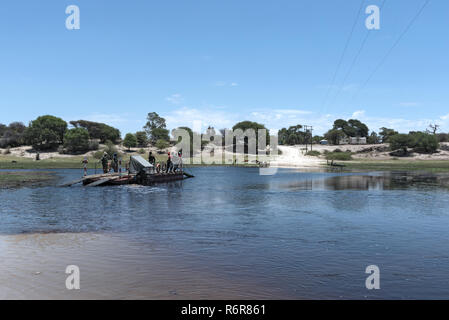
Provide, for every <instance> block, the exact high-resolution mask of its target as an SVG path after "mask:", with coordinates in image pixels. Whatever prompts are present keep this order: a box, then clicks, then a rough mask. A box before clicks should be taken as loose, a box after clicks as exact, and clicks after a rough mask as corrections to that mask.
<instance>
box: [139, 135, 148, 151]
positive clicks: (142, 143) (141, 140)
mask: <svg viewBox="0 0 449 320" xmlns="http://www.w3.org/2000/svg"><path fill="white" fill-rule="evenodd" d="M136 139H137V146H138V147H144V148H145V147H146V146H147V145H148V137H147V133H146V132H145V131H137V132H136Z"/></svg>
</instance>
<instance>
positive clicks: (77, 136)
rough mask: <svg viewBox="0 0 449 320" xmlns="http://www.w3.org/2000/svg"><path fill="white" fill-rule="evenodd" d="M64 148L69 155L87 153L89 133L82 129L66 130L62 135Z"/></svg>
mask: <svg viewBox="0 0 449 320" xmlns="http://www.w3.org/2000/svg"><path fill="white" fill-rule="evenodd" d="M64 147H65V148H66V149H67V151H68V152H69V153H76V152H86V151H89V132H88V131H87V130H86V129H84V128H74V129H70V130H67V132H66V133H65V135H64Z"/></svg>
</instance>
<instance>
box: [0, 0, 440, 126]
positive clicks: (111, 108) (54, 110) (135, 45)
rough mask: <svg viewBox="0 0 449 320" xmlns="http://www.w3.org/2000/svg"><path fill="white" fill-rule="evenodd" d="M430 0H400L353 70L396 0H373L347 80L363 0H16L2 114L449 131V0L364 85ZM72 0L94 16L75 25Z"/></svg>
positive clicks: (6, 24)
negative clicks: (374, 24)
mask: <svg viewBox="0 0 449 320" xmlns="http://www.w3.org/2000/svg"><path fill="white" fill-rule="evenodd" d="M425 1H426V0H412V1H411V0H386V2H385V5H384V7H383V8H382V10H381V28H380V30H373V31H369V32H370V34H369V36H368V38H367V41H366V45H365V46H364V47H363V50H362V51H361V54H360V56H359V59H358V60H357V62H356V64H354V67H353V71H352V73H351V74H349V76H348V77H347V81H346V82H345V83H343V79H344V77H345V75H346V74H347V71H348V70H349V68H350V65H351V64H352V61H353V59H354V57H355V55H356V53H357V51H358V50H359V48H360V46H361V43H362V41H363V39H364V37H365V36H366V34H367V32H368V31H367V29H366V28H365V19H366V17H367V15H366V14H365V12H364V9H365V8H366V7H367V6H368V5H379V6H380V5H381V4H382V2H383V0H365V1H363V2H364V4H363V12H362V13H361V15H360V16H359V17H358V20H357V24H356V27H355V29H354V33H353V36H352V38H350V42H349V46H348V48H347V51H346V54H345V56H344V57H343V62H342V64H341V66H340V69H339V72H338V73H337V76H336V78H335V81H334V82H332V79H333V75H334V73H335V71H336V68H337V65H338V62H339V60H340V57H341V56H342V52H343V49H344V47H345V44H346V42H347V41H348V38H349V35H350V31H351V28H352V26H353V24H354V22H355V20H356V17H357V13H358V11H359V8H360V6H361V3H362V1H361V0H326V1H321V0H307V1H306V0H303V1H301V0H276V1H274V0H270V1H267V0H266V1H260V0H259V1H254V0H245V1H242V0H220V1H217V0H191V1H185V0H172V1H151V0H146V1H137V0H134V1H101V0H95V1H92V0H89V1H86V0H70V1H63V0H54V1H53V0H48V1H32V0H29V1H23V0H15V1H11V0H7V1H6V0H5V1H2V3H1V4H0V40H1V46H0V110H2V113H1V117H0V123H6V124H7V123H9V122H12V121H23V122H24V123H28V121H30V120H33V119H34V118H36V117H37V116H39V115H42V114H52V115H56V116H59V117H62V118H64V119H65V120H67V121H69V120H77V119H87V120H93V121H100V122H106V123H108V124H110V125H113V126H115V127H118V128H119V129H120V130H121V131H122V133H123V134H125V133H126V132H135V131H138V130H140V129H141V128H142V126H143V125H144V122H145V117H146V114H147V113H148V112H152V111H155V112H158V113H159V114H160V115H162V116H164V117H165V118H166V119H167V122H168V125H169V127H170V128H173V127H176V126H180V125H187V126H191V127H192V126H193V123H192V122H193V121H195V120H198V121H201V122H202V123H203V125H204V126H207V125H213V126H215V127H216V128H224V127H232V125H233V124H235V123H236V122H237V121H240V120H252V121H258V122H261V123H264V124H265V125H266V126H267V127H269V128H271V129H280V128H282V127H285V126H289V125H296V124H298V123H300V124H309V125H313V126H315V129H316V130H315V132H316V133H323V132H324V131H326V130H327V129H328V128H329V127H330V126H331V123H332V122H333V120H335V119H336V118H345V119H349V118H352V117H357V118H359V119H361V120H363V121H365V122H366V123H367V124H368V125H369V127H370V129H372V130H376V131H377V130H378V128H379V127H381V126H387V127H393V128H396V129H398V130H400V131H407V130H412V129H413V130H423V129H425V128H426V126H427V125H428V124H429V123H430V122H437V123H440V125H441V126H442V129H443V130H445V131H449V108H448V103H447V102H448V98H449V90H448V88H449V73H448V71H449V58H448V57H449V56H448V52H449V38H448V35H449V2H448V1H443V0H431V1H430V3H429V5H428V6H427V7H426V8H425V9H424V11H423V12H422V14H421V15H420V16H419V18H418V19H417V20H416V21H415V22H414V23H413V25H412V26H411V28H410V29H409V30H408V32H407V33H406V34H405V35H404V37H403V38H402V39H401V40H400V41H399V43H398V44H397V46H396V47H395V48H394V50H393V51H392V52H391V54H390V55H389V56H388V58H387V59H386V60H385V63H384V64H383V65H382V66H381V67H380V68H379V69H378V70H377V72H376V73H375V74H374V76H373V77H372V78H371V80H370V81H369V82H368V83H367V84H366V86H364V87H363V84H364V83H365V82H366V80H367V79H368V77H369V75H370V74H371V73H372V71H373V70H375V68H376V66H377V65H378V64H379V62H380V61H381V60H382V58H383V57H384V56H385V55H386V53H387V52H388V51H389V50H390V49H391V48H392V46H393V44H394V43H395V41H397V39H398V37H399V36H400V35H401V33H402V32H403V31H404V30H405V29H406V27H407V25H408V24H409V22H410V21H411V20H412V18H413V17H414V16H415V15H416V13H417V12H418V10H419V9H420V7H421V6H422V5H423V3H425ZM68 5H77V6H79V8H80V12H81V28H80V30H67V29H66V27H65V20H66V17H67V15H66V13H65V9H66V7H67V6H68ZM340 88H341V89H340ZM328 92H329V95H327V94H328ZM326 97H328V98H327V99H325V98H326Z"/></svg>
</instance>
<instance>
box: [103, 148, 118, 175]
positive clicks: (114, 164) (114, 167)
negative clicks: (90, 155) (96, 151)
mask: <svg viewBox="0 0 449 320" xmlns="http://www.w3.org/2000/svg"><path fill="white" fill-rule="evenodd" d="M109 159H110V157H109V155H108V154H107V153H106V152H105V153H103V156H102V157H101V159H100V162H101V165H102V166H103V172H104V173H108V172H109V171H111V169H112V170H114V172H118V171H119V165H120V161H121V160H120V159H119V158H118V155H117V153H114V154H113V156H112V159H111V160H112V161H111V164H110V165H109Z"/></svg>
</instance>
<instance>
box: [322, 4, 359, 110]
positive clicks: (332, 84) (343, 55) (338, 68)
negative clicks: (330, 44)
mask: <svg viewBox="0 0 449 320" xmlns="http://www.w3.org/2000/svg"><path fill="white" fill-rule="evenodd" d="M364 2H365V0H362V1H361V3H360V8H359V10H358V12H357V16H356V19H355V21H354V24H353V25H352V29H351V32H350V34H349V37H348V39H347V40H346V44H345V47H344V49H343V53H342V55H341V57H340V60H339V62H338V64H337V68H336V69H335V72H334V75H333V77H332V82H331V85H330V86H329V88H328V90H327V93H326V96H325V98H324V101H323V103H322V107H324V105H325V103H326V101H327V98H328V97H329V94H330V91H331V90H332V87H333V86H334V83H335V79H336V78H337V74H338V71H340V67H341V64H342V63H343V59H344V57H345V55H346V51H347V50H348V47H349V43H350V42H351V39H352V35H353V34H354V30H355V27H356V25H357V21H359V17H360V13H361V12H362V9H363V4H364Z"/></svg>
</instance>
